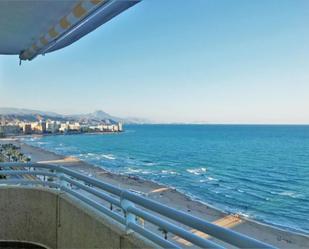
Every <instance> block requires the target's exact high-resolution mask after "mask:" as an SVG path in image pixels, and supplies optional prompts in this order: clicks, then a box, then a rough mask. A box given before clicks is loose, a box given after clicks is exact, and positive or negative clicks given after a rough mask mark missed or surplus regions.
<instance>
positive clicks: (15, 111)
mask: <svg viewBox="0 0 309 249" xmlns="http://www.w3.org/2000/svg"><path fill="white" fill-rule="evenodd" d="M0 115H44V116H50V117H53V116H54V117H59V116H61V115H59V114H57V113H54V112H43V111H38V110H31V109H20V108H10V107H0Z"/></svg>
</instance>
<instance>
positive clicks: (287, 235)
mask: <svg viewBox="0 0 309 249" xmlns="http://www.w3.org/2000/svg"><path fill="white" fill-rule="evenodd" d="M1 143H14V144H16V145H19V146H21V150H22V152H23V153H24V154H26V155H28V156H30V157H31V161H32V162H39V163H50V164H55V165H62V166H65V167H68V168H71V169H74V170H78V171H81V172H83V173H86V174H88V175H89V176H93V177H96V178H98V179H100V180H102V181H104V182H107V183H110V184H113V185H116V186H118V187H121V188H125V189H128V190H134V191H137V192H139V193H142V194H143V195H145V196H147V197H149V198H151V199H153V200H155V201H158V202H160V203H162V204H165V205H167V206H169V207H173V208H175V209H178V210H181V211H184V212H188V213H190V214H192V215H195V216H197V217H200V218H202V219H204V220H207V221H209V222H213V223H215V224H218V225H220V226H223V227H226V228H230V229H233V230H235V231H238V232H241V233H243V234H246V235H248V236H250V237H253V238H256V239H258V240H261V241H263V242H266V243H269V244H271V245H273V246H276V247H278V248H309V236H308V235H305V234H300V233H294V232H290V231H285V230H283V229H279V228H276V227H273V226H270V225H267V224H262V223H260V222H257V221H253V220H250V219H248V218H246V217H242V216H239V215H235V214H227V213H224V212H222V211H220V210H218V209H215V208H214V207H212V206H210V205H207V204H205V203H201V202H199V201H196V200H193V199H192V198H190V197H189V196H186V195H185V194H183V193H180V192H178V191H177V190H175V189H173V188H169V187H166V186H163V185H159V184H157V183H154V182H151V181H146V180H143V179H140V178H138V177H132V176H124V175H117V174H113V173H110V172H108V171H106V170H104V169H102V168H99V167H96V166H94V165H91V164H89V163H87V162H84V161H81V160H79V159H77V158H73V157H65V156H61V155H57V154H55V153H53V152H49V151H45V150H43V149H40V148H37V147H33V146H30V145H27V144H23V143H22V142H20V141H18V140H17V139H16V140H4V139H2V140H1V139H0V144H1ZM193 232H194V233H196V234H198V235H200V236H202V237H205V238H209V236H208V235H206V234H203V233H201V232H198V231H194V230H193ZM174 239H176V240H177V241H178V242H180V243H181V244H182V245H183V246H184V247H186V248H191V247H192V245H191V244H190V243H188V242H187V241H185V240H182V239H179V238H176V237H174ZM214 241H217V240H214ZM223 245H224V244H223ZM228 248H231V246H229V247H228Z"/></svg>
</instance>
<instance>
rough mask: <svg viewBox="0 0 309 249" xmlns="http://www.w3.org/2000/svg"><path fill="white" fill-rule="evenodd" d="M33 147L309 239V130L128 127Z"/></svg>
mask: <svg viewBox="0 0 309 249" xmlns="http://www.w3.org/2000/svg"><path fill="white" fill-rule="evenodd" d="M26 140H27V141H26V142H27V143H29V144H31V145H35V146H39V147H41V148H44V149H47V150H50V151H53V152H56V153H59V154H63V155H71V156H75V157H78V158H80V159H82V160H85V161H87V162H90V163H93V164H96V165H98V166H100V167H102V168H104V169H107V170H109V171H111V172H116V173H120V174H126V175H136V176H139V177H141V178H144V179H149V180H152V181H156V182H159V183H162V184H165V185H168V186H171V187H174V188H176V189H178V190H179V191H182V192H184V193H186V194H188V195H190V196H192V197H193V198H195V199H198V200H200V201H203V202H206V203H209V204H211V205H213V206H215V207H217V208H220V209H222V210H225V211H228V212H235V213H240V214H243V215H246V216H248V217H251V218H253V219H256V220H260V221H264V222H266V223H270V224H273V225H276V226H280V227H283V228H286V229H291V230H297V231H302V232H306V233H308V232H309V126H266V125H265V126H255V125H247V126H246V125H127V126H125V132H123V133H121V134H100V135H90V134H84V135H66V136H46V137H42V138H29V139H26Z"/></svg>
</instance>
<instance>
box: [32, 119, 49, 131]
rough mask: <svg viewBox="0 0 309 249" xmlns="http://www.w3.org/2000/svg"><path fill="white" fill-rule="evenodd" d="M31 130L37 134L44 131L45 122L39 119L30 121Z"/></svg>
mask: <svg viewBox="0 0 309 249" xmlns="http://www.w3.org/2000/svg"><path fill="white" fill-rule="evenodd" d="M31 130H32V132H33V133H37V134H42V133H46V122H44V121H39V122H33V123H31Z"/></svg>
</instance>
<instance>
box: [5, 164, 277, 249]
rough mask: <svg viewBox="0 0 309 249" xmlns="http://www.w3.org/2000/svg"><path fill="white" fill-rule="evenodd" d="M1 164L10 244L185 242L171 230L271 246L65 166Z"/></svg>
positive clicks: (212, 241) (193, 241) (200, 240)
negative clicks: (193, 231) (198, 232)
mask: <svg viewBox="0 0 309 249" xmlns="http://www.w3.org/2000/svg"><path fill="white" fill-rule="evenodd" d="M0 167H1V168H2V170H1V171H0V174H1V175H2V176H4V178H3V179H1V180H0V185H1V186H0V200H1V202H0V213H1V216H2V219H0V241H2V242H1V243H2V244H3V243H4V242H3V241H7V242H5V243H8V242H10V243H12V242H14V243H15V246H16V247H13V246H12V247H10V248H20V247H18V245H19V244H18V242H19V243H20V242H30V243H32V245H31V244H29V247H27V248H39V247H40V246H41V247H43V248H55V249H56V248H158V247H163V248H181V247H186V246H184V244H181V243H180V242H179V241H180V240H179V239H178V240H175V239H174V238H175V236H177V238H181V239H182V240H185V241H187V242H190V245H191V247H190V248H192V247H193V248H195V247H200V248H225V247H228V248H273V247H272V246H270V245H268V244H265V243H263V242H260V241H257V240H255V239H253V238H250V237H248V236H245V235H243V234H240V233H238V232H235V231H232V230H230V229H227V228H223V227H220V226H218V225H215V224H212V223H209V222H207V221H205V220H202V219H200V218H197V217H194V216H192V215H189V214H187V213H184V212H181V211H178V210H175V209H172V208H170V207H167V206H164V205H162V204H160V203H158V202H155V201H153V200H150V199H147V198H145V197H143V196H140V195H138V194H136V193H133V192H131V191H127V190H125V189H120V188H118V187H115V186H113V185H110V184H107V183H104V182H102V181H99V180H97V179H95V178H92V177H88V176H85V175H83V174H81V173H79V172H76V171H73V170H70V169H68V168H64V167H60V166H55V165H49V164H38V163H1V164H0ZM192 230H198V231H200V232H202V233H205V234H207V235H208V237H207V238H204V237H200V236H198V235H196V234H194V233H192ZM3 247H4V246H3ZM0 248H1V244H0Z"/></svg>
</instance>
